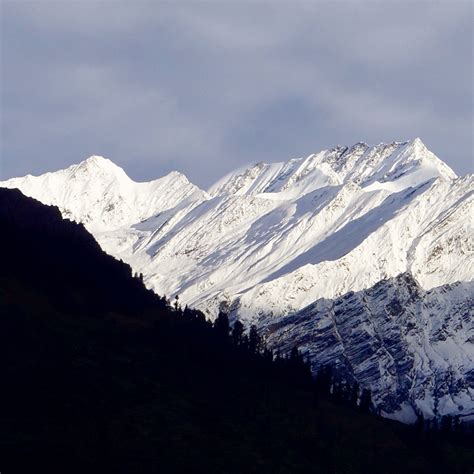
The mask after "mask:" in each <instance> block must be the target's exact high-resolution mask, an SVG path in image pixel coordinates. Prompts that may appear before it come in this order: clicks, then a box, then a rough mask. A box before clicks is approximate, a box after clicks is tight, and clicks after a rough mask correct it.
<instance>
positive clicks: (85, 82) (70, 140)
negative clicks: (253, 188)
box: [0, 1, 473, 186]
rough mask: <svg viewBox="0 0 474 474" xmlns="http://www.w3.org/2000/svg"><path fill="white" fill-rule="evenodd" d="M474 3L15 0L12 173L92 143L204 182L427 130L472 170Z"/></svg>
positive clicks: (133, 168)
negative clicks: (257, 165) (256, 165)
mask: <svg viewBox="0 0 474 474" xmlns="http://www.w3.org/2000/svg"><path fill="white" fill-rule="evenodd" d="M472 9H473V7H472V4H471V3H470V2H458V3H455V2H449V3H448V2H437V3H431V2H419V3H414V2H410V3H408V2H396V3H391V2H388V3H387V2H384V3H383V4H382V3H378V2H373V3H355V2H346V3H342V2H335V3H331V4H330V3H321V2H315V3H310V2H309V3H301V4H299V3H297V4H289V3H288V4H285V3H258V4H257V3H239V4H238V3H232V2H230V3H224V4H222V3H212V2H211V3H209V2H207V3H201V2H186V3H183V2H180V3H177V4H172V3H146V2H143V3H142V2H138V3H132V2H129V3H124V2H113V1H110V2H81V3H79V2H78V3H67V4H66V3H49V2H35V3H23V2H20V3H18V2H15V3H13V2H11V3H9V2H6V3H4V5H3V14H2V25H1V26H2V108H3V110H4V120H3V126H2V160H3V163H2V169H1V170H0V171H1V172H2V176H3V177H10V176H13V175H21V174H25V173H27V172H34V173H39V172H44V171H47V170H51V169H55V168H58V167H63V166H66V165H68V164H70V163H71V162H77V161H79V160H81V159H83V158H85V157H86V156H87V155H89V154H92V153H96V154H103V155H105V156H108V157H109V158H111V159H112V160H114V161H116V162H117V163H118V164H120V165H121V166H123V167H124V168H125V169H126V171H127V172H128V173H129V174H130V175H131V176H132V177H134V178H135V179H151V178H153V177H156V176H159V175H161V174H164V173H166V172H168V171H171V170H173V169H178V170H179V171H182V172H184V173H185V174H187V175H188V177H189V178H190V179H191V180H192V181H194V182H196V183H197V184H200V185H202V186H207V185H209V184H210V183H211V182H212V181H213V180H214V179H217V178H218V177H219V176H220V175H222V174H223V173H225V172H227V171H229V170H231V169H233V168H235V167H237V166H240V165H242V164H244V163H248V162H251V161H256V160H267V161H281V160H287V159H290V158H293V157H295V156H303V155H307V154H310V153H312V152H314V151H318V150H319V149H321V148H324V147H330V146H334V145H336V144H350V143H352V142H355V141H359V140H364V141H367V142H369V143H374V142H376V143H378V142H380V141H391V140H397V139H400V140H401V139H408V138H413V137H415V136H421V137H422V138H423V140H424V141H425V142H426V143H427V145H428V146H429V147H430V148H431V149H432V150H433V151H434V152H435V153H437V154H438V155H439V156H440V157H441V158H442V159H444V160H445V161H447V162H448V164H450V165H451V166H452V167H453V168H454V169H455V171H456V172H458V173H459V174H463V173H466V172H468V171H472V168H473V166H472V165H473V164H472V156H473V143H472V117H473V107H472V105H473V104H472V95H473V94H472V68H473V64H472V41H471V40H472V19H473V15H472Z"/></svg>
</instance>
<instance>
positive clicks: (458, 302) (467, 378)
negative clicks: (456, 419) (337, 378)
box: [260, 273, 474, 421]
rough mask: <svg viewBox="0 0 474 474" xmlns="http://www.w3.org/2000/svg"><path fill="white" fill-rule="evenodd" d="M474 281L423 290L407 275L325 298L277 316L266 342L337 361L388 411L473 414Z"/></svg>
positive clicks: (315, 359) (317, 360) (408, 416)
mask: <svg viewBox="0 0 474 474" xmlns="http://www.w3.org/2000/svg"><path fill="white" fill-rule="evenodd" d="M473 294H474V283H458V284H453V285H444V286H442V287H440V288H435V289H432V290H430V291H424V290H423V289H422V288H421V287H420V286H419V285H418V284H417V282H416V281H415V280H414V279H413V277H412V276H411V275H410V274H409V273H405V274H402V275H399V276H398V277H396V278H391V279H388V280H383V281H381V282H379V283H377V284H376V285H374V286H373V287H372V288H369V289H366V290H363V291H359V292H349V293H347V294H345V295H343V296H341V297H339V298H336V299H334V300H325V299H321V300H318V301H316V302H315V303H313V304H311V305H309V306H308V307H306V308H304V309H302V310H300V311H298V312H296V313H294V314H292V315H289V316H287V317H284V318H281V319H279V320H278V321H277V322H274V321H273V320H272V319H271V318H267V319H263V320H262V321H261V322H260V325H261V327H262V328H264V331H265V333H266V334H267V337H268V344H269V345H270V346H271V347H274V348H278V349H280V350H281V351H283V352H287V351H290V350H291V348H292V347H294V346H297V347H299V348H300V350H301V351H302V352H303V354H305V356H307V357H308V358H309V360H310V361H311V364H312V368H313V369H314V370H318V369H319V368H320V367H321V366H323V365H325V364H329V365H334V366H337V367H338V368H339V370H341V371H342V372H344V373H345V374H346V377H347V378H348V379H349V380H354V379H355V380H357V381H358V382H359V384H360V385H361V386H362V387H367V388H370V389H371V390H372V392H373V395H374V401H375V402H376V404H377V405H378V406H379V408H380V409H381V410H382V411H383V413H384V414H385V415H386V416H389V417H393V418H398V419H402V420H405V421H414V419H415V416H416V413H423V414H424V415H425V416H428V417H432V416H435V415H441V416H442V415H448V414H449V415H456V414H459V415H461V416H463V415H464V416H466V417H469V416H470V415H471V416H472V415H473V414H474V384H473V381H474V379H473V375H474V298H473Z"/></svg>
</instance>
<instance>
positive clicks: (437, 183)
mask: <svg viewBox="0 0 474 474" xmlns="http://www.w3.org/2000/svg"><path fill="white" fill-rule="evenodd" d="M0 186H3V187H10V188H12V187H14V188H19V189H20V190H21V191H22V192H23V193H24V194H26V195H28V196H32V197H34V198H36V199H38V200H39V201H42V202H44V203H46V204H54V205H56V206H58V207H59V209H60V210H61V212H62V214H63V216H64V217H67V218H70V219H73V220H76V221H78V222H82V223H83V224H84V225H85V226H86V228H87V229H88V230H89V231H90V232H91V233H92V234H93V235H94V236H95V238H96V239H97V241H98V242H99V244H100V245H101V246H102V248H103V249H104V250H105V251H106V252H107V253H109V254H111V255H113V256H115V257H117V258H121V259H123V260H124V261H126V262H128V263H129V264H130V265H131V266H132V268H133V270H134V271H136V272H141V273H143V275H144V278H145V283H146V284H147V286H148V287H150V288H153V289H154V290H155V291H157V292H158V293H159V294H166V295H168V296H173V295H175V294H179V295H180V300H181V301H182V302H183V303H186V304H190V305H193V306H196V307H198V308H200V309H202V310H203V311H205V312H206V313H207V314H208V315H209V316H210V317H213V316H214V315H215V314H216V310H217V308H218V307H219V304H220V303H221V302H222V301H225V302H226V303H227V304H229V306H230V308H231V310H232V314H233V316H235V317H239V318H241V319H242V320H243V321H244V322H245V323H246V324H250V323H256V324H257V325H261V324H262V323H261V321H264V320H265V321H268V318H273V319H274V320H278V319H279V318H283V317H285V316H286V315H288V314H292V313H294V312H297V311H299V310H302V309H303V308H305V307H307V306H308V305H310V304H312V303H313V302H315V301H317V300H319V299H321V298H324V299H335V298H337V297H339V296H341V295H344V294H346V293H348V292H349V291H361V290H365V289H368V288H370V287H372V286H373V285H375V284H376V283H377V282H379V281H381V280H385V279H387V278H391V277H396V276H397V275H399V274H401V273H405V272H409V273H411V275H413V277H414V278H415V280H416V281H417V284H419V285H420V287H421V288H422V289H423V290H430V289H432V288H435V287H440V286H442V285H446V284H452V283H455V282H457V281H462V282H469V281H471V280H472V279H473V273H474V263H473V262H474V259H473V252H474V243H473V200H474V197H473V192H474V176H472V175H467V176H464V177H457V176H456V174H455V173H454V172H453V171H452V170H451V169H450V168H449V167H448V166H447V165H446V164H445V163H443V162H442V161H441V160H440V159H439V158H437V157H436V156H435V155H434V154H433V153H432V152H430V151H429V150H428V149H427V148H426V146H425V145H424V144H423V143H422V141H421V140H420V139H419V138H417V139H415V140H412V141H408V142H393V143H390V144H379V145H375V146H369V145H367V144H365V143H356V144H355V145H352V146H350V147H346V146H338V147H335V148H333V149H331V150H323V151H321V152H319V153H316V154H312V155H310V156H308V157H307V158H298V159H292V160H290V161H288V162H286V163H261V162H260V163H257V164H255V165H251V166H249V167H247V168H244V169H240V170H238V171H235V172H233V173H230V174H229V175H227V176H225V177H224V178H222V179H221V180H219V181H218V182H217V183H215V184H214V185H213V186H211V187H210V189H209V190H208V191H204V190H201V189H199V188H198V187H197V186H195V185H193V184H191V183H190V182H189V181H188V179H187V178H186V177H185V176H184V175H182V174H180V173H178V172H172V173H170V174H168V175H167V176H165V177H163V178H160V179H157V180H155V181H151V182H148V183H136V182H134V181H132V180H131V179H130V178H129V177H128V176H127V175H126V174H125V172H124V171H123V170H122V169H121V168H119V167H118V166H116V165H115V164H113V163H112V162H111V161H110V160H107V159H105V158H102V157H98V156H92V157H90V158H89V159H87V160H85V161H84V162H82V163H79V164H77V165H72V166H70V167H69V168H67V169H65V170H60V171H57V172H53V173H46V174H44V175H41V176H30V175H28V176H25V177H22V178H13V179H10V180H7V181H4V182H0ZM470 288H472V287H470ZM467 344H472V342H470V343H467Z"/></svg>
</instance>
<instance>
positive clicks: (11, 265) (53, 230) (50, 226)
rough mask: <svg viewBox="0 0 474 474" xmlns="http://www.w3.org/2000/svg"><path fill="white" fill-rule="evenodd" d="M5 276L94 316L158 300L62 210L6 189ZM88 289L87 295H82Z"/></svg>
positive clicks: (1, 222) (0, 204)
mask: <svg viewBox="0 0 474 474" xmlns="http://www.w3.org/2000/svg"><path fill="white" fill-rule="evenodd" d="M0 228H1V229H2V232H1V234H0V254H1V261H2V265H1V267H0V275H5V276H10V277H12V276H15V277H16V278H18V279H20V280H22V281H24V282H25V283H28V284H29V285H31V286H33V287H38V288H42V290H43V291H45V292H46V293H47V294H48V296H49V298H50V299H51V301H52V302H53V303H54V304H56V305H66V306H67V308H68V310H70V311H84V310H85V311H88V312H89V313H91V314H94V313H100V312H101V311H103V310H107V311H125V312H128V313H130V312H134V313H140V312H141V311H143V310H144V309H145V308H146V307H148V306H150V305H152V304H156V303H157V300H158V298H157V297H156V295H154V294H153V293H152V292H151V291H149V290H147V289H146V288H145V287H144V286H143V283H142V282H141V281H140V280H139V279H137V278H133V277H132V271H131V268H130V267H129V266H128V265H127V264H125V263H123V262H121V261H118V260H116V259H115V258H113V257H111V256H109V255H107V254H105V253H104V252H103V251H102V250H101V248H100V246H99V244H98V243H97V242H96V241H95V239H94V238H93V237H92V235H90V234H89V233H88V232H87V231H86V230H85V228H84V226H83V225H82V224H77V223H75V222H72V221H69V220H65V219H63V218H62V216H61V213H60V212H59V210H58V208H56V207H54V206H46V205H44V204H41V203H40V202H38V201H36V200H35V199H32V198H29V197H26V196H24V195H23V194H22V193H21V192H20V191H19V190H16V189H4V188H0ZM84 293H86V294H87V299H84V298H82V295H83V294H84Z"/></svg>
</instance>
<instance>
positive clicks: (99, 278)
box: [0, 189, 474, 474]
mask: <svg viewBox="0 0 474 474" xmlns="http://www.w3.org/2000/svg"><path fill="white" fill-rule="evenodd" d="M0 230H1V234H0V257H1V265H0V350H1V353H2V361H3V364H2V390H1V394H2V395H1V397H2V399H1V405H0V471H1V472H5V473H10V472H50V473H52V472H81V473H84V472H101V473H106V472H113V473H139V472H143V473H216V474H217V473H252V472H255V473H257V472H258V473H288V474H290V473H291V474H292V473H370V472H374V473H381V472H383V473H400V472H406V473H433V472H440V473H441V472H459V473H462V472H471V471H472V469H471V468H472V466H473V465H474V455H473V451H472V449H471V447H472V446H470V445H469V442H468V436H467V435H461V434H459V433H457V434H456V433H444V434H443V436H441V435H438V434H436V435H435V434H432V433H423V432H422V431H421V430H419V431H418V432H415V431H414V430H413V429H409V428H407V427H404V426H402V425H399V424H398V423H390V422H387V421H384V420H381V419H379V418H377V417H375V416H373V415H371V414H369V413H364V412H363V410H357V409H355V408H353V407H349V406H346V405H345V404H344V403H337V402H336V401H335V400H334V399H333V397H329V396H327V395H324V394H320V393H319V392H317V391H315V389H314V383H313V381H312V379H311V377H310V376H309V374H308V372H307V370H305V366H304V364H303V363H302V362H301V361H300V360H299V359H298V358H297V357H295V358H294V359H284V360H281V359H279V360H278V361H277V362H274V361H273V360H272V356H271V354H269V353H268V352H266V351H264V350H257V346H258V344H259V343H260V341H259V340H258V338H257V339H255V341H256V342H255V344H254V343H253V342H252V341H253V340H252V337H251V334H249V337H247V336H245V335H236V332H235V331H234V332H233V333H232V337H231V336H229V332H228V328H227V327H226V325H225V320H223V321H224V323H222V324H215V325H214V326H213V325H212V324H211V323H209V322H207V321H206V320H205V319H204V317H203V315H202V313H200V312H198V311H192V310H189V309H181V308H179V307H178V305H177V306H176V309H174V308H173V307H171V306H170V305H169V304H168V303H167V302H166V301H165V300H164V299H163V298H160V297H158V296H156V295H154V294H153V293H151V292H150V291H148V290H147V289H145V287H144V286H143V284H142V283H141V281H140V278H138V277H133V276H132V274H131V271H130V268H129V267H128V266H127V265H125V264H123V263H121V262H118V261H116V260H114V259H113V258H112V257H110V256H107V255H105V254H104V253H103V252H102V251H101V250H100V248H99V246H98V245H97V243H96V242H95V240H94V239H93V238H92V237H91V236H90V235H89V234H88V233H87V232H86V231H85V230H84V228H83V227H82V226H81V225H78V224H75V223H72V222H69V221H64V220H62V218H61V215H60V213H59V211H58V210H57V209H56V208H54V207H47V206H44V205H42V204H40V203H38V202H37V201H34V200H32V199H29V198H26V197H25V196H23V195H22V194H21V193H20V192H19V191H15V190H5V189H0ZM237 336H239V341H237V342H236V339H237ZM255 337H256V336H255ZM243 341H245V343H244V342H243Z"/></svg>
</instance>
